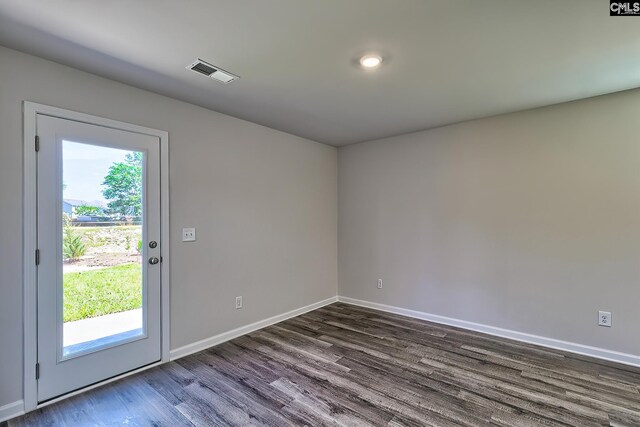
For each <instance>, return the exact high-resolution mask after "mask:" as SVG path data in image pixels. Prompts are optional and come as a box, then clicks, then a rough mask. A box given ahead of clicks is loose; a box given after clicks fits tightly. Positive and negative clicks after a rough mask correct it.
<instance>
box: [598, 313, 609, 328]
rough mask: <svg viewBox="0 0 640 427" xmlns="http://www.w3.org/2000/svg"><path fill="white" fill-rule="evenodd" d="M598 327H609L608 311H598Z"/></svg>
mask: <svg viewBox="0 0 640 427" xmlns="http://www.w3.org/2000/svg"><path fill="white" fill-rule="evenodd" d="M598 325H599V326H606V327H607V328H610V327H611V312H610V311H598Z"/></svg>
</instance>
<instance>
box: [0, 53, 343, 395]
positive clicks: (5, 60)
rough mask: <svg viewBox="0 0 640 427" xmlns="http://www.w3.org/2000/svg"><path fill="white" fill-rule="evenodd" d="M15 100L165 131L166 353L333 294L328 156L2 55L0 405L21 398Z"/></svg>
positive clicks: (333, 196)
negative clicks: (188, 238) (190, 235)
mask: <svg viewBox="0 0 640 427" xmlns="http://www.w3.org/2000/svg"><path fill="white" fill-rule="evenodd" d="M194 78H197V76H194ZM239 83H240V84H241V82H239ZM211 84H216V83H214V82H212V83H211ZM228 90H230V91H232V90H233V85H230V86H228ZM24 100H28V101H34V102H39V103H43V104H48V105H53V106H57V107H62V108H66V109H70V110H75V111H80V112H84V113H88V114H93V115H97V116H102V117H107V118H111V119H115V120H121V121H125V122H129V123H134V124H138V125H142V126H147V127H151V128H156V129H161V130H165V131H168V132H169V144H170V188H171V189H170V198H171V201H170V203H171V205H170V212H171V214H170V215H171V254H170V258H169V259H170V265H171V348H172V349H175V348H178V347H181V346H184V345H186V344H190V343H193V342H195V341H198V340H201V339H205V338H208V337H210V336H213V335H216V334H219V333H222V332H225V331H228V330H230V329H234V328H236V327H239V326H243V325H246V324H249V323H252V322H255V321H258V320H262V319H265V318H268V317H271V316H274V315H277V314H281V313H284V312H287V311H290V310H293V309H296V308H299V307H303V306H305V305H308V304H311V303H314V302H317V301H320V300H323V299H326V298H330V297H333V296H335V295H336V291H337V259H336V253H337V234H336V233H337V151H336V149H335V148H333V147H329V146H326V145H322V144H318V143H315V142H312V141H309V140H305V139H302V138H298V137H295V136H292V135H289V134H286V133H283V132H279V131H276V130H273V129H269V128H265V127H263V126H259V125H256V124H253V123H250V122H246V121H243V120H239V119H235V118H232V117H229V116H226V115H223V114H219V113H215V112H212V111H209V110H206V109H203V108H200V107H196V106H193V105H190V104H187V103H184V102H180V101H176V100H173V99H170V98H167V97H164V96H160V95H157V94H153V93H150V92H146V91H143V90H140V89H136V88H133V87H130V86H127V85H124V84H120V83H117V82H114V81H110V80H107V79H104V78H101V77H97V76H95V75H92V74H88V73H85V72H81V71H78V70H75V69H72V68H69V67H65V66H62V65H59V64H56V63H53V62H49V61H45V60H42V59H39V58H36V57H33V56H29V55H25V54H22V53H19V52H17V51H14V50H10V49H6V48H3V47H0V218H1V221H0V250H1V252H0V325H1V327H0V343H2V345H0V362H1V363H0V407H1V406H3V405H5V404H9V403H13V402H15V401H18V400H20V399H22V375H23V374H22V364H23V354H22V348H23V343H22V199H23V194H22V187H21V180H22V174H23V167H22V164H23V155H22V152H23V141H22V101H24ZM182 227H196V232H197V241H196V242H193V243H182V241H181V229H182ZM237 295H242V296H243V303H244V308H243V309H241V310H236V309H235V297H236V296H237Z"/></svg>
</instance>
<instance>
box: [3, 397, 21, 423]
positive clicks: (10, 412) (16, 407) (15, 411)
mask: <svg viewBox="0 0 640 427" xmlns="http://www.w3.org/2000/svg"><path fill="white" fill-rule="evenodd" d="M22 414H24V401H22V400H18V401H17V402H13V403H9V404H8V405H4V406H0V423H1V422H3V421H7V420H10V419H11V418H15V417H19V416H20V415H22Z"/></svg>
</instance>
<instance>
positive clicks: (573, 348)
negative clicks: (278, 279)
mask: <svg viewBox="0 0 640 427" xmlns="http://www.w3.org/2000/svg"><path fill="white" fill-rule="evenodd" d="M338 301H340V302H343V303H346V304H352V305H358V306H361V307H367V308H372V309H374V310H380V311H386V312H388V313H394V314H400V315H402V316H407V317H413V318H416V319H421V320H427V321H429V322H434V323H441V324H443V325H449V326H456V327H458V328H463V329H468V330H471V331H476V332H482V333H485V334H489V335H494V336H498V337H502V338H509V339H512V340H515V341H521V342H526V343H529V344H536V345H539V346H542V347H548V348H553V349H556V350H564V351H568V352H570V353H576V354H581V355H583V356H590V357H594V358H596V359H602V360H608V361H611V362H618V363H623V364H625V365H631V366H639V367H640V356H636V355H633V354H627V353H620V352H617V351H612V350H606V349H604V348H598V347H591V346H588V345H584V344H576V343H572V342H568V341H561V340H557V339H554V338H546V337H541V336H538V335H532V334H527V333H524V332H518V331H512V330H509V329H503V328H497V327H495V326H488V325H482V324H480V323H474V322H469V321H466V320H459V319H453V318H451V317H445V316H439V315H437V314H430V313H425V312H422V311H416V310H409V309H406V308H401V307H394V306H391V305H386V304H379V303H376V302H370V301H363V300H359V299H355V298H349V297H343V296H338Z"/></svg>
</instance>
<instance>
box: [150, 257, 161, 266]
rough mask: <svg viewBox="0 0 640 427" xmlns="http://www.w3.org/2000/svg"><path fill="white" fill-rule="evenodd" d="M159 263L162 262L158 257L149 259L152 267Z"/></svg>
mask: <svg viewBox="0 0 640 427" xmlns="http://www.w3.org/2000/svg"><path fill="white" fill-rule="evenodd" d="M159 262H160V260H159V259H158V257H155V256H152V257H151V258H149V264H151V265H156V264H157V263H159Z"/></svg>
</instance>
